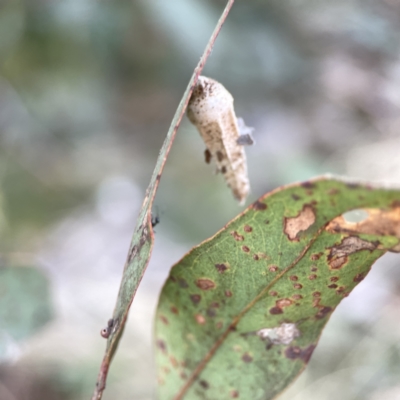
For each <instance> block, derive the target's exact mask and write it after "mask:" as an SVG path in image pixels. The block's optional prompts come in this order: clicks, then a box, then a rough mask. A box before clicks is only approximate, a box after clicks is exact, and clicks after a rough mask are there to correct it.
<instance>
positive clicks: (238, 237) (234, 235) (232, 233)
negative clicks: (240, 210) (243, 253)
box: [231, 231, 244, 242]
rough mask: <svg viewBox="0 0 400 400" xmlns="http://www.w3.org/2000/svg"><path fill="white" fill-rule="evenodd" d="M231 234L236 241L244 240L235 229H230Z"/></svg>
mask: <svg viewBox="0 0 400 400" xmlns="http://www.w3.org/2000/svg"><path fill="white" fill-rule="evenodd" d="M231 235H232V236H233V238H234V239H235V240H236V241H238V242H243V240H244V236H242V235H239V234H238V233H237V232H236V231H232V232H231Z"/></svg>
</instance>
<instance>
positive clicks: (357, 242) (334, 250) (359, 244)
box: [327, 236, 379, 269]
mask: <svg viewBox="0 0 400 400" xmlns="http://www.w3.org/2000/svg"><path fill="white" fill-rule="evenodd" d="M378 244H379V243H378V242H368V241H366V240H363V239H360V238H359V237H357V236H348V237H346V238H344V239H343V240H342V241H341V242H340V244H338V245H337V246H334V247H331V249H330V252H329V254H328V257H327V260H328V263H329V268H330V269H340V268H342V267H343V265H345V264H346V263H347V256H348V255H349V254H353V253H356V252H357V251H361V250H369V251H373V250H375V249H376V248H377V246H378Z"/></svg>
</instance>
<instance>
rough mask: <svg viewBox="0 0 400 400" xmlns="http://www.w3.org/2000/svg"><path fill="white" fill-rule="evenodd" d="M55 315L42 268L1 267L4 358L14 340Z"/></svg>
mask: <svg viewBox="0 0 400 400" xmlns="http://www.w3.org/2000/svg"><path fill="white" fill-rule="evenodd" d="M51 316H52V307H51V300H50V291H49V283H48V281H47V279H46V277H45V276H44V275H43V273H42V272H41V271H39V270H38V269H35V268H32V267H4V266H0V334H1V335H0V358H2V356H4V354H5V352H6V350H7V349H6V347H7V343H10V340H11V341H12V340H22V339H26V338H28V337H29V336H31V335H33V334H34V333H35V332H37V330H38V329H40V328H41V327H42V326H43V325H44V324H45V323H47V322H48V321H50V319H51Z"/></svg>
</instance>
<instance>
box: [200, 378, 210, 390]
mask: <svg viewBox="0 0 400 400" xmlns="http://www.w3.org/2000/svg"><path fill="white" fill-rule="evenodd" d="M199 384H200V386H201V387H202V388H203V389H208V388H209V387H210V385H209V384H208V382H207V381H203V380H202V381H199Z"/></svg>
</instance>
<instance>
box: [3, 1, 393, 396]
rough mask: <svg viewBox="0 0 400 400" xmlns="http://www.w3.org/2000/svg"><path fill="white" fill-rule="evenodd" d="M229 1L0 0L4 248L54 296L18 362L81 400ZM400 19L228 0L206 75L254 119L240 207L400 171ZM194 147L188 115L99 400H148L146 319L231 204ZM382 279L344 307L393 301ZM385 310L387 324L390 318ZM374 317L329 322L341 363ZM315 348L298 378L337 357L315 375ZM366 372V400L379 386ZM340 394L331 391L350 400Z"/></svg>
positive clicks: (366, 6) (380, 5) (360, 9)
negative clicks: (140, 217) (156, 181)
mask: <svg viewBox="0 0 400 400" xmlns="http://www.w3.org/2000/svg"><path fill="white" fill-rule="evenodd" d="M224 4H225V2H224V1H223V0H174V1H170V2H166V1H162V0H137V1H133V2H132V1H127V0H119V1H114V2H110V1H106V0H100V1H98V0H63V1H61V0H56V1H52V2H49V1H45V0H29V1H23V0H0V252H1V253H2V255H4V256H5V257H6V258H7V259H8V260H10V265H40V267H41V268H42V269H44V270H46V272H47V273H48V275H49V277H50V279H51V284H52V286H53V288H54V290H53V297H54V299H53V300H54V303H55V306H56V311H55V313H56V318H55V320H54V323H52V324H51V327H50V328H49V329H48V330H45V331H43V332H42V333H40V332H39V333H38V334H37V335H34V336H32V338H31V339H30V341H29V343H31V346H30V347H29V346H28V349H29V351H27V352H26V353H24V354H23V355H21V357H20V358H19V359H18V363H17V364H18V365H21V366H22V365H23V364H24V363H25V364H26V365H30V366H31V365H34V366H35V368H36V367H38V366H42V367H43V368H44V366H49V365H53V364H57V365H59V366H62V368H61V370H62V374H63V375H68V374H67V372H66V371H67V370H73V371H80V372H81V374H79V373H77V374H76V375H74V374H72V375H71V376H72V378H70V379H71V381H70V382H69V385H70V387H71V388H73V387H74V385H75V386H76V387H77V388H78V387H79V388H82V387H83V388H84V389H82V390H83V391H84V392H85V394H82V395H81V394H80V392H79V391H77V392H76V393H75V396H76V397H75V398H76V399H78V398H82V399H83V398H88V395H89V392H90V386H91V385H92V384H93V382H94V381H95V372H93V373H92V375H90V374H89V373H88V372H87V369H88V368H89V367H88V366H90V368H92V371H95V370H96V368H97V364H98V362H99V359H100V356H101V353H102V350H103V347H104V343H103V341H102V340H101V338H100V337H99V335H98V331H100V329H101V327H102V326H103V325H104V324H105V323H106V321H107V318H108V316H109V315H110V314H111V310H112V307H113V306H114V301H115V296H116V291H117V289H118V284H119V279H120V273H121V269H122V265H123V263H124V260H125V256H126V252H127V248H128V243H129V240H130V236H131V234H132V229H133V224H134V219H135V214H136V213H137V210H138V207H139V206H140V203H141V201H142V197H143V194H144V190H145V187H146V185H147V183H148V181H149V177H150V174H151V172H152V169H153V166H154V163H155V159H156V157H157V154H158V151H159V148H160V146H161V144H162V141H163V139H164V137H165V133H166V131H167V129H168V126H169V123H170V121H171V119H172V115H173V112H174V110H175V108H176V106H177V104H178V102H179V99H180V96H181V94H182V92H183V89H184V88H185V86H186V84H187V82H188V80H189V77H190V75H191V73H192V70H193V67H194V65H195V64H196V63H197V61H198V58H199V56H200V54H201V52H202V50H203V48H204V46H205V43H206V42H207V40H208V37H209V35H210V33H211V31H212V28H213V26H214V24H215V22H216V20H217V18H218V15H219V13H220V11H221V9H222V7H223V6H224ZM399 15H400V3H399V2H398V1H396V0H374V1H372V0H367V1H365V0H364V1H361V0H351V1H344V0H339V1H332V0H327V1H325V2H317V1H314V0H292V1H289V2H278V1H275V0H268V1H259V0H248V1H245V2H244V1H236V3H235V5H234V7H233V10H232V13H231V14H230V16H229V18H228V21H227V23H226V24H225V26H224V28H223V30H222V32H221V35H220V37H219V39H218V41H217V43H216V46H215V48H214V50H213V53H212V56H211V58H210V60H209V62H208V64H207V66H206V68H205V71H204V74H205V75H206V76H207V75H208V76H211V77H212V78H215V79H217V80H218V81H220V82H222V83H223V84H224V85H225V86H226V87H227V88H228V90H229V91H230V92H231V93H232V94H233V95H234V97H235V107H236V111H237V114H238V115H239V116H241V117H243V118H244V119H245V121H246V123H247V125H249V126H254V128H255V139H256V143H257V145H256V146H253V148H251V149H248V151H247V154H248V160H249V173H250V181H251V185H252V198H250V200H249V201H252V200H254V199H255V198H258V197H259V196H260V195H261V194H263V193H265V192H266V191H268V190H270V189H272V188H274V187H276V186H277V185H280V184H283V183H288V182H291V181H294V180H303V179H307V178H309V177H310V176H313V175H317V174H320V173H323V172H328V171H329V172H336V173H342V174H349V175H353V176H354V177H355V178H365V179H370V178H373V179H375V180H383V179H384V180H389V181H397V182H398V181H400V167H399V159H398V149H399V148H400V142H399V139H398V132H399V129H400V126H399V124H400V120H399V118H398V115H399V107H400V98H399V93H400V72H399V71H400V59H399V56H398V54H399V39H398V38H399V37H400V17H399ZM203 150H204V148H203V144H202V142H201V139H200V138H199V136H198V133H197V132H196V131H195V128H194V127H192V126H190V124H189V123H187V121H183V124H182V127H181V129H180V131H179V133H178V135H177V139H176V141H175V143H174V146H173V149H172V151H171V156H170V158H169V160H168V163H167V166H166V170H165V173H164V175H163V177H162V180H161V185H160V189H159V192H158V195H157V198H156V204H158V205H159V208H160V219H161V223H160V225H159V226H157V229H156V231H157V238H156V247H155V252H154V257H153V260H152V263H151V265H150V267H149V269H148V273H147V276H146V277H145V279H144V281H143V285H142V289H141V291H140V292H141V293H142V294H140V293H138V297H137V300H136V301H135V303H136V304H134V307H137V308H134V310H133V313H132V321H134V324H133V323H132V325H130V326H128V327H127V333H126V339H125V340H126V341H127V345H126V346H127V347H126V348H125V349H126V351H124V352H123V353H121V355H120V357H121V360H120V362H118V358H117V359H116V363H115V366H114V368H115V369H114V370H113V371H114V372H113V371H111V372H112V375H111V380H110V382H109V384H108V388H107V391H110V394H109V396H110V398H113V397H112V393H114V394H115V393H117V397H118V398H119V399H122V400H123V399H128V398H132V397H134V398H137V399H149V398H151V396H152V393H153V387H154V381H153V376H154V370H153V368H154V367H153V365H152V363H151V361H147V360H150V356H149V354H150V352H151V347H150V346H151V345H150V336H151V321H149V315H151V314H152V313H154V307H155V301H156V298H157V296H158V292H159V290H160V287H161V285H162V282H163V280H164V279H165V277H166V274H167V271H168V269H169V267H170V265H172V263H173V262H175V261H176V260H177V259H179V258H180V257H181V255H182V254H183V253H184V252H185V251H187V250H188V249H189V248H190V247H191V246H192V245H194V244H197V243H198V242H200V241H201V240H204V239H205V238H207V237H208V236H210V235H212V234H213V233H215V231H216V230H218V229H220V228H221V227H222V226H223V225H224V224H225V223H227V221H229V220H230V219H231V218H232V217H233V216H235V215H236V214H237V213H238V207H237V205H236V204H235V201H234V200H233V199H232V198H231V194H230V193H229V190H227V188H226V187H225V185H224V183H223V182H222V178H221V176H214V175H213V174H212V171H211V170H210V168H209V166H207V165H205V164H204V160H203ZM199 199H200V200H199ZM21 259H22V260H23V262H21ZM382 271H388V270H387V269H386V270H385V269H382ZM394 271H395V269H391V270H390V273H391V278H390V279H389V278H388V277H387V274H388V273H384V272H381V274H382V275H379V274H378V275H377V276H381V278H379V279H382V282H381V285H380V287H381V288H382V289H381V290H384V288H387V289H386V292H379V293H381V295H380V296H381V297H377V298H373V299H371V298H370V297H368V296H366V297H365V298H364V297H363V298H362V299H363V300H359V301H358V303H357V301H352V304H369V306H370V307H373V306H374V307H377V304H381V305H382V307H383V304H386V303H385V302H390V301H391V302H396V301H397V300H396V299H397V294H396V293H397V292H396V289H395V288H396V285H397V284H399V283H400V276H399V275H393V274H394ZM371 279H372V278H371ZM374 279H378V278H377V277H376V276H375V278H374ZM367 280H368V279H367ZM363 284H366V282H363ZM391 285H392V286H391ZM399 286H400V285H399ZM352 296H353V295H352ZM354 296H355V295H354ZM360 296H362V295H360ZM377 296H378V295H377ZM366 298H369V300H367V299H366ZM354 307H355V306H354ZM347 308H349V309H351V307H350V306H348V307H347ZM355 310H358V309H357V308H355ZM378 310H379V308H378ZM391 310H396V307H394V308H392V309H391ZM393 312H395V311H392V313H391V314H390V315H391V317H390V318H389V317H387V318H386V319H384V322H382V324H383V325H384V326H387V325H388V324H389V321H390V319H391V318H392V319H396V318H397V317H396V315H393ZM376 313H379V312H378V311H376ZM372 314H374V313H371V312H369V313H365V312H364V313H363V312H359V311H354V312H353V314H351V311H349V314H343V315H342V316H341V317H340V316H339V317H338V318H342V321H343V320H345V321H347V325H346V326H347V328H346V329H348V331H346V332H352V333H351V334H350V333H349V334H348V336H347V339H348V341H343V347H340V349H339V348H338V349H337V354H338V357H339V358H341V357H340V354H342V355H343V354H346V352H348V349H349V348H350V347H351V345H353V346H355V345H356V344H357V343H358V342H360V339H359V338H360V337H362V336H363V335H365V333H362V332H361V333H360V330H359V328H358V326H359V325H360V324H361V325H363V324H366V325H367V326H369V327H371V326H374V325H373V324H372V322H370V321H369V320H368V315H369V316H370V315H372ZM346 315H347V317H346ZM360 315H361V317H360ZM374 315H375V314H374ZM356 317H357V318H359V319H358V320H356V319H357V318H356ZM346 318H347V319H346ZM363 318H364V319H363ZM357 321H358V322H357ZM366 321H367V322H366ZM343 324H344V323H343ZM343 324H342V325H341V324H340V323H338V324H337V325H335V323H334V321H332V322H331V324H329V325H328V328H327V330H328V331H329V329H330V328H329V326H332V329H337V326H340V329H341V330H342V331H343V329H344V328H343ZM363 326H364V325H363ZM368 329H369V328H368ZM371 329H372V328H371ZM371 329H369V332H371ZM129 332H131V333H129ZM96 335H97V336H96ZM327 335H329V333H327ZM357 335H358V336H357ZM71 337H72V338H73V339H70V338H71ZM357 338H358V339H357ZM391 340H392V339H391ZM60 342H62V343H63V346H60V345H59V343H60ZM349 343H351V345H350V344H349ZM385 343H387V344H388V346H389V345H390V346H392V343H395V340H394V339H393V340H392V341H390V340H389V341H388V342H385ZM121 345H123V344H121ZM382 346H383V347H384V344H382ZM132 353H134V354H132ZM135 354H136V355H137V356H136V355H135ZM318 354H319V353H318V351H317V352H316V354H315V355H314V357H313V361H312V362H311V364H310V371H314V372H315V373H316V374H320V375H321V374H323V373H328V372H329V371H331V370H332V369H330V368H333V367H334V365H335V364H332V366H331V365H330V363H329V362H326V363H322V364H321V365H323V366H324V368H322V367H321V368H314V369H313V365H320V364H318V362H319V361H318V360H319V359H318ZM322 354H323V353H322V350H321V355H322ZM329 354H330V353H329ZM139 356H140V357H139ZM30 357H32V358H33V360H32V358H30ZM129 357H131V358H129ZM135 357H136V358H135ZM371 357H372V356H371ZM342 358H343V357H342ZM371 359H372V358H371ZM72 360H73V361H74V362H72ZM143 360H146V362H147V364H146V362H144V361H143ZM320 362H321V361H320ZM388 362H389V361H388ZM313 363H314V364H313ZM372 364H373V363H372ZM372 364H371V365H372ZM383 364H385V363H383ZM383 364H382V365H383ZM385 365H386V364H385ZM129 366H130V367H131V368H132V369H133V370H134V371H135V373H134V375H135V376H134V380H132V373H131V369H130V368H129ZM38 368H39V367H38ZM317 370H318V371H317ZM44 371H47V369H46V368H44ZM322 371H324V372H322ZM114 373H115V374H114ZM310 373H311V372H310ZM350 375H351V374H350ZM7 376H9V375H7ZM68 376H70V375H68ZM74 376H75V378H76V379H75V378H74ZM307 376H308V375H307ZM351 376H353V375H351ZM82 377H87V379H88V382H86V383H85V384H83V386H82V385H81V383H82V381H81V379H83V378H82ZM122 377H124V378H122ZM393 377H394V378H393V380H392V381H390V382H394V381H395V380H396V377H397V378H398V375H396V371H393ZM347 378H348V379H349V385H350V386H351V385H353V386H356V383H355V382H356V380H354V381H353V380H352V379H350V377H349V376H346V379H347ZM305 379H306V378H305ZM307 379H308V378H307ZM310 379H312V378H310ZM332 379H333V378H332ZM49 380H51V377H50V378H49ZM397 380H398V379H397ZM74 382H75V383H74ZM335 382H336V381H335ZM374 382H377V383H376V385H375V386H374V387H373V388H370V390H369V392H370V396H378V395H379V393H380V392H379V391H380V390H384V389H385V390H386V389H387V385H386V384H385V383H382V381H374ZM379 382H380V383H379ZM336 384H337V382H336ZM385 385H386V386H385ZM388 385H389V384H388ZM121 388H122V389H121ZM77 390H78V389H77ZM79 390H81V389H79ZM393 390H395V388H394V389H393ZM107 391H106V397H105V398H107V396H108V395H107ZM374 392H376V393H378V394H374ZM349 393H350V394H349V395H348V396H347V397H346V395H343V397H344V399H343V400H350V399H351V400H354V398H355V397H354V396H353V397H351V396H352V394H351V393H352V392H351V391H349ZM312 395H314V394H313V392H312V391H311V395H310V396H312ZM80 396H81V397H80ZM319 396H320V397H319V398H318V400H321V399H322V397H321V395H320V394H319ZM0 397H1V396H0ZM42 398H43V399H45V397H42ZM50 398H51V396H50ZM306 398H307V397H306ZM309 398H311V397H309ZM314 398H315V397H314ZM371 399H372V397H371Z"/></svg>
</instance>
